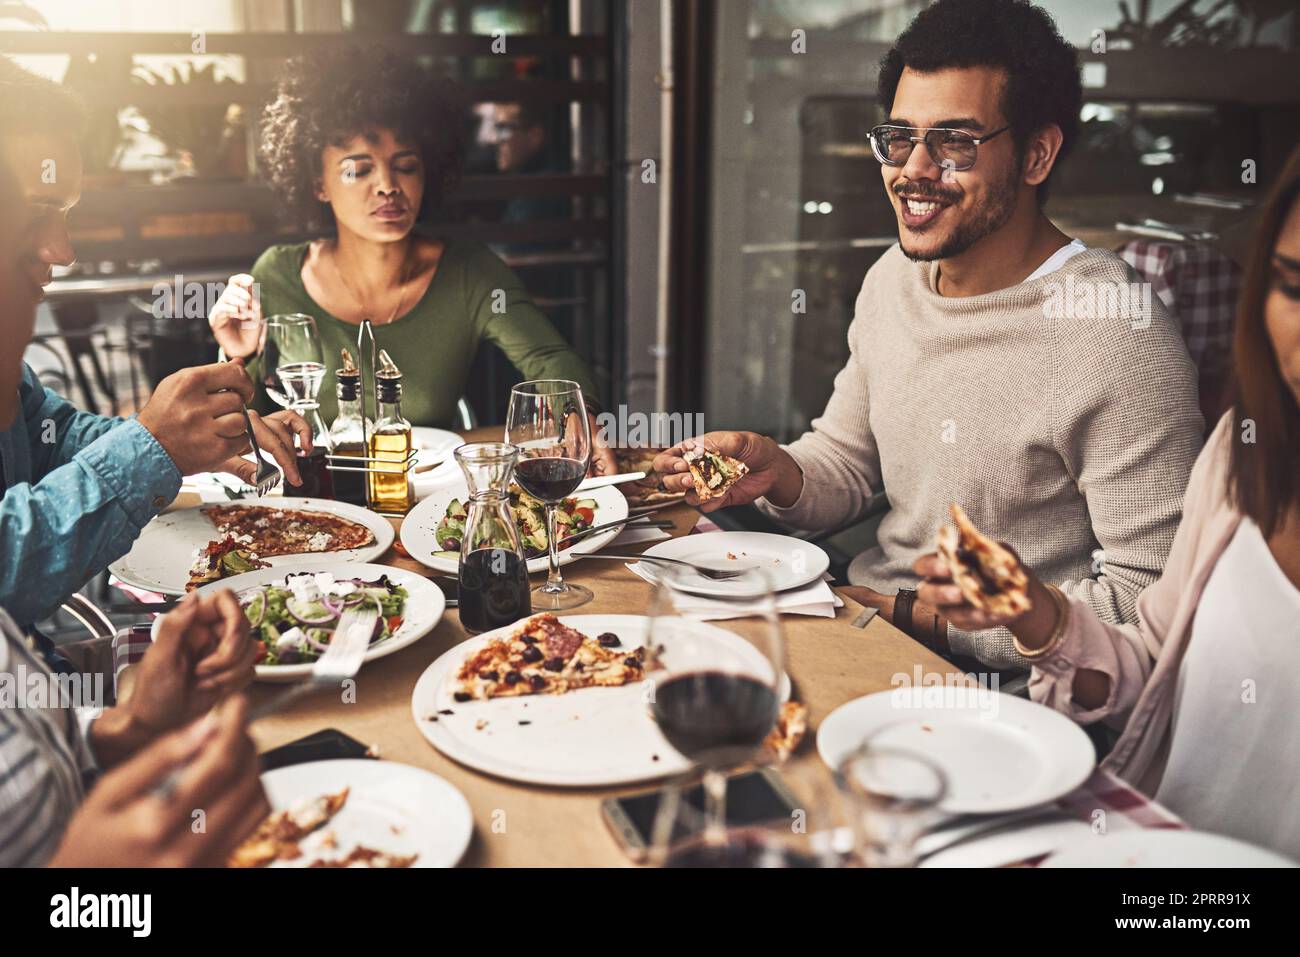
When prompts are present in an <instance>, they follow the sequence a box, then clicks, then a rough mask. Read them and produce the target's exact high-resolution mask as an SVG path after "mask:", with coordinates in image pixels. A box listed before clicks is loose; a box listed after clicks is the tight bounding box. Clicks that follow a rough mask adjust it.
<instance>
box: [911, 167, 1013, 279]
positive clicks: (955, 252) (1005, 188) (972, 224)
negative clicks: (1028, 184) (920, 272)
mask: <svg viewBox="0 0 1300 957" xmlns="http://www.w3.org/2000/svg"><path fill="white" fill-rule="evenodd" d="M1018 166H1019V164H1016V165H1014V166H1012V167H1011V169H1010V171H1009V173H1008V175H1007V178H1006V179H1005V180H1004V181H1003V182H1002V183H1000V184H998V186H997V188H995V189H994V190H993V192H991V193H990V194H989V201H988V202H987V203H986V204H985V206H984V208H983V209H982V210H976V212H975V214H974V215H973V216H972V217H970V218H968V219H966V220H964V221H962V222H960V223H958V224H957V228H956V229H955V230H953V233H952V235H951V236H949V237H948V240H947V242H945V243H944V244H943V245H941V246H940V247H939V248H938V249H936V250H935V251H934V252H928V253H923V252H917V251H916V250H911V249H908V248H907V245H906V243H905V242H904V241H903V237H904V235H906V233H905V230H906V229H907V227H906V226H904V227H903V230H900V232H899V247H900V248H901V249H902V250H903V255H904V256H906V257H907V258H908V259H910V260H912V262H934V261H935V260H938V259H950V258H952V257H953V256H960V255H961V254H962V253H964V252H966V250H968V249H970V248H971V247H972V246H974V245H975V244H976V243H977V242H979V241H980V240H981V239H983V238H984V237H986V236H991V235H992V234H993V233H996V232H997V231H998V230H999V229H1001V228H1002V227H1003V226H1005V225H1006V224H1007V222H1008V220H1010V219H1011V216H1012V214H1013V213H1014V212H1015V209H1016V187H1017V181H1018V179H1019V169H1018ZM949 208H951V207H949Z"/></svg>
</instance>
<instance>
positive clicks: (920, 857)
mask: <svg viewBox="0 0 1300 957" xmlns="http://www.w3.org/2000/svg"><path fill="white" fill-rule="evenodd" d="M1053 820H1062V821H1066V820H1075V818H1074V817H1073V815H1070V814H1067V813H1066V812H1064V811H1062V810H1061V809H1060V808H1058V807H1055V806H1050V807H1037V808H1030V809H1028V810H1025V811H1016V812H1013V813H1011V814H998V815H994V816H992V817H984V816H979V817H976V818H975V819H973V820H971V819H968V818H965V817H962V818H957V819H955V820H954V821H953V822H951V823H950V824H948V825H946V826H945V827H943V828H941V829H940V830H937V831H931V832H930V833H928V834H926V835H924V836H923V837H921V838H920V839H919V840H918V841H917V842H916V847H917V851H918V852H919V853H918V854H917V855H916V862H917V863H918V864H919V863H920V862H921V861H924V860H926V859H928V858H931V857H934V855H936V854H940V853H942V852H943V851H946V850H949V849H950V848H954V847H957V846H958V845H960V844H966V843H968V842H970V841H975V840H979V839H980V838H985V837H991V836H992V835H994V834H998V833H1001V832H1003V831H1012V830H1019V829H1020V828H1025V827H1029V826H1031V825H1039V824H1045V823H1048V822H1050V821H1053Z"/></svg>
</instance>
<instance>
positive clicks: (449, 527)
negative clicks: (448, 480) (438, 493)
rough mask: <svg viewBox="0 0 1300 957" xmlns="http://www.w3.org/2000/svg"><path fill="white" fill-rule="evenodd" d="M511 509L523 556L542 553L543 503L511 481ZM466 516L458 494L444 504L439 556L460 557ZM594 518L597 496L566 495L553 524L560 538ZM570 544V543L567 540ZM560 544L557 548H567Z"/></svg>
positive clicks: (544, 543)
mask: <svg viewBox="0 0 1300 957" xmlns="http://www.w3.org/2000/svg"><path fill="white" fill-rule="evenodd" d="M509 495H510V513H511V514H512V515H513V516H514V518H515V524H516V525H517V526H518V527H519V541H520V544H521V545H523V548H524V557H525V558H536V557H537V556H538V555H545V554H546V549H547V541H546V506H545V505H543V504H542V503H541V502H540V501H538V500H537V499H535V498H533V497H532V496H531V495H529V494H528V493H527V492H525V491H524V490H523V489H521V488H520V487H519V486H518V485H516V484H515V483H514V482H511V483H510V489H509ZM468 518H469V507H468V505H467V503H465V502H462V501H461V500H460V499H458V498H454V499H452V500H451V502H450V504H448V505H447V512H446V514H444V515H443V517H442V521H440V522H439V523H438V528H437V529H436V530H435V532H434V537H435V538H436V539H437V541H438V545H439V546H440V547H441V549H442V550H441V551H437V552H434V553H433V554H434V555H435V556H437V557H439V558H449V559H451V560H453V561H455V560H456V559H458V558H459V557H460V543H461V540H462V539H463V538H464V536H465V522H466V520H467V519H468ZM595 520H596V500H595V499H594V498H566V499H564V500H562V501H561V502H560V504H559V505H557V506H556V507H555V526H556V530H557V531H558V532H559V537H560V539H561V540H563V539H564V537H565V536H566V535H572V534H574V533H575V532H583V531H586V530H587V529H589V528H591V527H592V525H594V524H595ZM570 544H572V543H570ZM568 547H569V546H568V545H565V544H563V542H562V543H561V545H560V549H561V550H563V549H565V548H568Z"/></svg>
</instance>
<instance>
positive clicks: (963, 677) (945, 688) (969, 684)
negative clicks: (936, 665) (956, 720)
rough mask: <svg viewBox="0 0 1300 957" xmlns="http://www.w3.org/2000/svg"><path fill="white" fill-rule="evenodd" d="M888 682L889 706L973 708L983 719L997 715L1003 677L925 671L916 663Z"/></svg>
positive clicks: (946, 708)
mask: <svg viewBox="0 0 1300 957" xmlns="http://www.w3.org/2000/svg"><path fill="white" fill-rule="evenodd" d="M889 684H890V686H891V687H892V688H893V689H894V690H893V692H892V693H891V697H890V702H889V703H890V706H891V707H893V708H895V709H897V710H900V711H919V710H922V709H925V710H927V711H930V710H945V711H975V712H978V714H979V716H980V717H981V718H985V719H993V718H996V717H997V716H998V702H999V700H1000V697H1001V696H1000V694H999V692H998V689H999V688H1000V687H1001V684H1002V677H1001V675H999V674H998V673H997V672H992V673H988V674H986V673H984V672H980V673H978V674H939V673H937V672H929V673H926V672H924V671H923V670H922V668H921V666H920V665H916V666H915V667H914V668H913V669H912V672H911V674H908V673H907V672H905V671H900V672H898V673H896V674H895V675H894V676H893V677H892V678H890V679H889Z"/></svg>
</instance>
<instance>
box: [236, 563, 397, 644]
mask: <svg viewBox="0 0 1300 957" xmlns="http://www.w3.org/2000/svg"><path fill="white" fill-rule="evenodd" d="M406 599H407V591H406V589H405V588H403V587H402V586H401V585H398V584H395V583H393V582H392V581H390V580H389V578H388V576H387V575H383V576H380V578H379V580H378V581H363V580H362V579H359V578H339V579H336V578H335V577H334V576H333V575H331V574H330V573H329V572H298V573H294V574H289V575H286V576H285V578H284V583H283V584H269V585H260V586H258V587H257V588H250V589H248V590H247V591H244V592H241V593H240V595H239V604H240V607H242V608H243V609H244V615H245V616H246V617H247V618H248V623H249V625H250V626H252V630H253V638H254V639H256V640H257V642H258V645H259V646H260V649H261V650H260V654H259V655H258V659H257V663H258V664H259V665H298V664H309V663H311V662H313V661H315V660H316V659H317V658H319V657H320V656H321V655H323V654H324V653H325V650H326V649H327V648H328V647H329V644H330V641H331V639H332V638H333V637H334V629H335V628H336V627H337V626H338V623H339V620H340V619H341V618H342V617H343V612H344V610H345V609H348V608H352V607H353V606H356V605H370V606H372V607H375V608H377V609H378V611H379V619H378V620H377V621H376V622H375V633H374V635H373V636H371V639H370V643H371V644H372V645H374V644H377V643H378V642H381V641H384V640H385V639H387V638H389V637H390V636H391V635H393V634H394V633H395V632H396V631H397V630H398V629H399V628H401V627H402V621H403V614H404V612H405V609H406Z"/></svg>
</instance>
